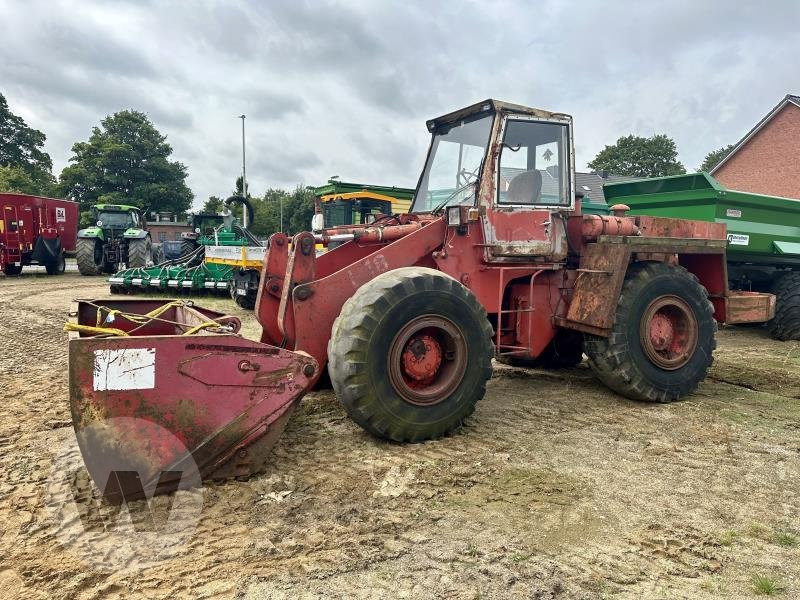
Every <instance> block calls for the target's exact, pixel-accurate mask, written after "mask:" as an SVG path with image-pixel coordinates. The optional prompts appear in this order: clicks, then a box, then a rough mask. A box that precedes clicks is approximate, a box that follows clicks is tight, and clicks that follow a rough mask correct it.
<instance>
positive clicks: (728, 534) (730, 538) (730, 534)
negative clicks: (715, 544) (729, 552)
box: [717, 530, 739, 546]
mask: <svg viewBox="0 0 800 600" xmlns="http://www.w3.org/2000/svg"><path fill="white" fill-rule="evenodd" d="M738 537H739V534H738V533H737V532H735V531H733V530H728V531H723V532H722V533H720V534H719V538H718V540H717V541H719V545H720V546H731V545H733V542H735V541H736V540H737V538H738Z"/></svg>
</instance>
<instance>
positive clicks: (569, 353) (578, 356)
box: [495, 329, 583, 369]
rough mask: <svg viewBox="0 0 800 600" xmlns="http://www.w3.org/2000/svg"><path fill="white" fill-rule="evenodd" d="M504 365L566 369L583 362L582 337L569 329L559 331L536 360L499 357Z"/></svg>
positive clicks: (498, 359)
mask: <svg viewBox="0 0 800 600" xmlns="http://www.w3.org/2000/svg"><path fill="white" fill-rule="evenodd" d="M495 360H497V361H498V362H500V363H503V364H504V365H510V366H512V367H522V368H525V369H534V368H541V369H568V368H569V367H574V366H575V365H578V364H580V363H581V361H582V360H583V335H582V334H580V333H578V332H577V331H572V330H569V329H559V330H558V331H557V332H556V334H555V336H554V337H553V339H552V340H551V341H550V343H549V344H548V345H547V347H546V348H545V349H544V350H543V351H542V353H541V354H540V355H539V356H537V357H536V358H527V357H520V356H499V357H497V358H496V359H495Z"/></svg>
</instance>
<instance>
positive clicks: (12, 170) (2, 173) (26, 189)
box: [0, 167, 43, 195]
mask: <svg viewBox="0 0 800 600" xmlns="http://www.w3.org/2000/svg"><path fill="white" fill-rule="evenodd" d="M0 192H17V193H19V194H33V195H38V194H42V193H43V192H42V190H41V189H39V186H38V185H37V184H36V183H35V182H34V181H33V179H31V176H30V175H28V174H27V173H26V172H25V171H24V170H23V169H22V168H21V167H0Z"/></svg>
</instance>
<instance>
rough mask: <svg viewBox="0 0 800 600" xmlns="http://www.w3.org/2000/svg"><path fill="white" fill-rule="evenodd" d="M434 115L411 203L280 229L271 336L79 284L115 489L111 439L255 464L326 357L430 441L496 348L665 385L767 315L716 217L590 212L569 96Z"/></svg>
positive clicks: (679, 383) (84, 399) (477, 387)
mask: <svg viewBox="0 0 800 600" xmlns="http://www.w3.org/2000/svg"><path fill="white" fill-rule="evenodd" d="M428 130H429V131H430V132H431V133H432V141H431V145H430V149H429V151H428V155H427V159H426V162H425V167H424V169H423V172H422V175H421V177H420V179H419V182H418V185H417V188H416V192H415V195H414V201H413V204H412V206H411V211H410V213H409V214H406V215H393V216H388V217H385V218H381V219H377V220H376V221H375V222H373V223H371V224H362V225H351V226H349V227H338V228H335V229H323V230H321V231H319V232H316V233H313V232H302V233H298V234H297V235H295V236H294V237H293V238H292V240H290V239H289V238H288V237H287V236H286V235H284V234H281V233H277V234H274V235H272V236H271V237H270V239H269V245H268V249H267V251H266V255H265V257H264V262H263V267H262V273H261V278H260V282H259V289H258V297H257V301H256V313H255V314H256V318H257V319H258V321H259V322H260V324H261V326H262V334H261V338H260V341H258V342H255V341H249V340H246V339H244V338H242V337H240V336H238V335H237V334H236V332H235V328H232V329H230V330H223V329H222V328H221V327H219V326H217V325H213V324H212V325H205V326H204V327H202V328H198V326H199V325H203V323H207V322H213V323H217V324H220V325H222V324H226V323H229V322H230V321H228V320H227V318H226V317H224V316H221V315H216V314H213V313H211V312H210V311H203V309H198V308H196V307H195V308H192V309H191V310H189V309H188V308H187V309H184V312H185V314H183V315H178V314H172V315H170V317H169V318H168V319H166V321H168V322H167V323H161V322H157V323H159V324H158V325H157V324H152V325H150V324H149V323H150V321H148V319H152V318H154V317H151V316H147V315H153V314H158V310H159V309H158V307H156V306H154V305H152V303H150V304H146V303H144V302H141V303H132V304H126V305H125V306H121V305H119V304H118V303H115V302H114V301H111V302H105V301H93V302H84V303H82V304H80V303H79V305H78V307H77V309H76V311H75V314H74V317H73V321H74V323H73V324H72V325H71V326H70V327H71V328H72V329H74V331H72V333H70V361H69V365H70V366H69V369H70V390H71V392H70V393H71V407H72V415H73V419H74V425H75V431H76V434H77V437H78V440H79V443H80V447H81V451H82V453H83V456H84V459H85V461H86V463H87V465H88V466H89V470H90V473H91V474H92V477H93V478H94V480H95V482H96V483H97V485H98V487H99V488H100V489H101V490H106V489H109V490H110V492H107V493H106V495H107V496H108V497H111V498H119V497H120V496H121V495H125V493H126V484H125V483H124V482H125V481H130V479H131V478H130V477H128V476H126V477H124V478H120V477H118V476H116V477H112V480H113V481H116V482H117V484H114V485H111V486H110V487H107V480H108V479H109V477H108V475H109V473H108V470H109V469H108V468H107V461H106V462H105V463H104V462H103V460H104V459H103V457H104V456H109V455H113V456H115V457H116V460H115V461H114V464H115V465H116V467H115V468H114V469H112V470H114V471H115V473H116V472H117V471H118V470H120V466H119V465H120V464H121V465H122V471H124V472H126V473H130V472H139V473H144V475H142V476H141V477H139V479H137V481H140V482H144V483H143V484H142V485H141V486H133V487H131V488H130V489H131V490H133V491H136V490H139V489H140V488H141V489H142V490H144V491H143V492H142V493H145V494H152V493H155V492H163V491H168V490H169V489H175V488H176V487H178V485H179V483H178V479H177V478H176V477H177V476H175V475H174V474H175V473H176V472H178V471H181V470H182V465H185V464H187V463H188V462H193V463H196V464H197V467H198V469H199V473H200V476H201V477H202V478H205V479H215V478H224V477H230V476H233V475H237V476H238V475H248V474H252V473H255V472H258V471H259V470H260V469H262V468H263V458H264V455H265V453H266V452H267V451H268V449H269V446H270V445H271V444H272V443H273V442H274V440H275V439H276V438H277V436H278V435H279V434H280V431H281V429H282V427H283V426H284V425H285V422H286V419H287V418H288V417H287V415H289V414H290V413H291V410H292V408H293V407H294V406H295V405H296V403H297V402H298V401H299V400H300V398H301V397H302V396H303V394H304V393H305V392H306V391H307V390H309V389H310V388H311V386H312V385H314V383H315V382H316V381H317V379H318V378H319V376H320V373H321V371H322V369H325V368H327V371H328V374H329V376H330V379H331V381H332V383H333V388H334V390H335V392H336V395H337V396H338V398H339V401H340V402H341V404H342V405H343V407H344V409H345V410H346V412H347V413H348V414H349V415H350V417H351V418H352V419H353V420H354V421H356V422H357V423H358V424H359V425H360V426H362V427H363V428H364V429H365V430H367V431H368V432H370V433H371V434H373V435H375V436H378V437H382V438H386V439H390V440H395V441H398V442H419V441H422V440H428V439H434V438H437V437H440V436H443V435H446V434H448V433H450V432H453V431H455V430H456V429H458V428H459V427H460V426H461V424H462V423H463V422H464V419H466V418H467V417H468V416H469V415H470V414H472V412H473V411H474V409H475V405H476V403H477V402H478V401H479V400H480V399H481V398H482V397H483V396H484V393H485V389H486V382H487V381H488V379H489V377H490V376H491V373H492V359H493V358H494V357H499V358H503V359H504V360H516V361H522V362H530V361H535V360H537V359H539V358H540V357H542V356H544V355H546V354H547V353H550V354H559V355H562V356H572V357H576V356H577V357H578V359H580V357H581V355H582V353H583V352H585V353H586V355H587V356H588V359H589V365H590V366H591V368H592V369H593V370H594V372H595V373H596V375H597V377H598V379H600V380H601V381H602V382H603V383H605V384H606V385H607V386H608V387H610V388H611V389H612V390H614V391H616V392H618V393H619V394H621V395H623V396H626V397H628V398H632V399H635V400H643V401H655V402H671V401H674V400H678V399H679V398H682V397H684V396H686V395H687V394H690V393H692V392H693V391H694V390H695V388H696V387H697V386H698V384H699V383H700V382H701V381H702V380H703V378H704V377H705V376H706V373H707V371H708V368H709V365H710V364H711V361H712V352H713V350H714V348H715V338H714V336H715V330H716V322H759V321H765V320H767V319H769V318H771V317H772V316H773V312H774V297H773V296H771V295H769V294H759V293H737V292H731V291H730V290H729V289H728V280H727V277H726V274H725V246H726V231H725V225H724V224H720V223H711V222H700V221H687V220H680V219H670V218H659V217H652V216H627V215H625V214H623V213H624V209H623V208H619V210H618V213H619V214H617V215H584V214H582V212H581V207H580V201H579V200H577V199H576V197H575V190H574V176H573V173H574V162H573V141H572V119H571V117H569V116H568V115H564V114H561V113H552V112H547V111H543V110H537V109H532V108H526V107H523V106H518V105H514V104H507V103H503V102H497V101H493V100H487V101H485V102H481V103H479V104H476V105H473V106H470V107H467V108H465V109H462V110H459V111H456V112H454V113H451V114H448V115H445V116H444V117H440V118H438V119H433V120H431V121H429V122H428ZM512 173H513V176H511V174H512ZM506 175H508V176H506ZM290 241H291V245H290ZM331 242H338V243H340V245H339V246H337V247H336V248H334V249H333V250H330V251H329V252H326V253H323V254H317V252H316V251H315V245H316V244H317V243H321V244H323V245H328V244H330V243H331ZM176 310H177V309H176ZM115 311H118V312H115ZM198 312H199V313H201V316H198V315H197V313H198ZM143 315H144V316H143ZM158 318H162V317H158ZM162 325H163V327H162ZM115 328H116V329H120V330H122V331H116V332H115V331H111V329H115ZM187 334H190V335H187ZM133 373H136V375H135V376H134V375H131V374H133ZM109 374H110V375H109ZM132 380H135V383H133V382H132ZM108 381H113V382H114V383H113V385H109V384H108V383H107V382H108ZM120 419H122V420H120ZM130 419H133V422H136V420H141V421H143V423H144V424H143V425H141V426H135V425H126V424H127V423H130V422H132V421H130ZM118 422H120V423H122V425H119V426H118V425H117V423H118ZM162 429H163V430H166V431H168V433H169V435H170V436H171V437H170V438H169V440H172V439H173V438H175V439H177V440H178V442H172V441H169V442H164V443H160V442H162V441H164V436H161V434H158V435H156V434H154V433H153V431H161V430H162ZM98 431H99V432H100V433H98ZM109 448H112V449H113V451H111V450H108V449H109ZM181 448H184V450H180V449H181ZM189 458H191V459H193V460H192V461H189ZM126 461H127V462H126ZM103 465H106V467H103ZM164 473H166V474H167V475H164V476H162V474H164ZM169 474H173V475H172V476H170V475H169ZM170 477H171V478H170ZM165 481H166V482H165ZM119 482H123V483H119ZM131 485H133V484H131ZM115 486H116V487H115Z"/></svg>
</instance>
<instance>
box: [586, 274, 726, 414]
mask: <svg viewBox="0 0 800 600" xmlns="http://www.w3.org/2000/svg"><path fill="white" fill-rule="evenodd" d="M659 305H663V307H662V308H660V309H659V308H658V307H659ZM653 311H654V312H653ZM649 317H652V318H649ZM657 319H660V321H658V320H657ZM659 322H660V323H665V322H666V323H669V325H668V329H667V330H666V331H667V332H668V333H666V334H664V333H662V332H663V331H664V330H662V329H658V328H657V325H658V323H659ZM716 330H717V324H716V322H715V321H714V308H713V306H712V304H711V302H710V301H709V300H708V293H707V292H706V289H705V288H704V287H703V286H702V285H700V283H699V282H698V280H697V278H696V277H695V276H694V275H692V274H691V273H689V272H688V271H687V270H686V269H684V268H683V267H677V266H669V265H666V264H664V263H652V262H647V263H635V264H633V265H631V266H630V267H629V268H628V273H627V275H626V277H625V283H624V285H623V286H622V292H621V293H620V297H619V303H618V304H617V312H616V316H615V321H614V326H613V328H612V330H611V334H610V335H609V337H607V338H606V337H600V336H594V335H586V336H585V337H586V344H585V349H586V355H587V356H588V357H589V366H591V368H592V370H593V371H594V372H595V375H597V378H598V379H600V381H602V382H603V383H605V384H606V385H607V386H608V387H609V388H611V389H612V390H614V391H615V392H617V393H619V394H622V395H623V396H626V397H627V398H631V399H632V400H644V401H648V402H673V401H675V400H678V399H680V398H682V397H684V396H686V395H687V394H691V393H692V392H693V391H694V390H695V389H697V386H698V385H699V384H700V382H701V381H703V379H705V377H706V375H707V373H708V369H709V367H710V366H711V363H712V361H713V356H712V353H713V351H714V349H715V348H716V346H717V342H716V339H715V337H714V334H715V332H716ZM676 332H677V333H676ZM658 346H661V347H660V348H659V347H658Z"/></svg>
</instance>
